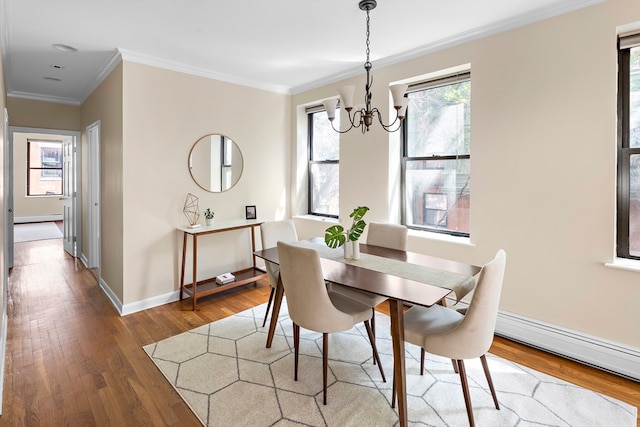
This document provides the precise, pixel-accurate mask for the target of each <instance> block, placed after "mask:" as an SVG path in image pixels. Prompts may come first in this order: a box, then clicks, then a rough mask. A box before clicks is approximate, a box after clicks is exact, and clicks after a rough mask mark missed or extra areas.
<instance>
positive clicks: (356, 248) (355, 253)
mask: <svg viewBox="0 0 640 427" xmlns="http://www.w3.org/2000/svg"><path fill="white" fill-rule="evenodd" d="M351 246H352V249H351V251H352V254H351V258H353V259H360V242H358V241H357V240H356V241H355V242H351Z"/></svg>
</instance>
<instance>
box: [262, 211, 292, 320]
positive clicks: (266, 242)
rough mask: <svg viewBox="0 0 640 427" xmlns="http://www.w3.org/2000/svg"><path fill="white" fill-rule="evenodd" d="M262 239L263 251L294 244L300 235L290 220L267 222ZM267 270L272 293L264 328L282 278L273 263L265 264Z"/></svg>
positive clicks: (263, 228) (263, 227) (263, 225)
mask: <svg viewBox="0 0 640 427" xmlns="http://www.w3.org/2000/svg"><path fill="white" fill-rule="evenodd" d="M260 237H261V239H262V249H269V248H275V247H276V246H277V244H278V241H282V242H287V243H292V242H297V241H298V233H297V232H296V227H295V224H294V223H293V221H292V220H290V219H285V220H281V221H267V222H264V223H262V224H261V225H260ZM265 270H266V271H267V279H268V280H269V284H270V285H271V292H270V293H269V301H268V302H267V309H266V310H265V312H264V321H263V322H262V326H263V327H264V325H266V324H267V317H268V316H269V308H270V307H271V303H272V302H273V295H274V294H275V291H276V287H277V286H278V278H279V277H280V267H279V266H278V265H277V264H274V263H272V262H266V263H265Z"/></svg>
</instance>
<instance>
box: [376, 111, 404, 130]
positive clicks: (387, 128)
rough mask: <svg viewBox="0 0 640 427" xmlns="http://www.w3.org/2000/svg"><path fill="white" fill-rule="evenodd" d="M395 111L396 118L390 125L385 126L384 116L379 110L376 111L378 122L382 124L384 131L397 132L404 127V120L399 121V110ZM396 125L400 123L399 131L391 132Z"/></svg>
mask: <svg viewBox="0 0 640 427" xmlns="http://www.w3.org/2000/svg"><path fill="white" fill-rule="evenodd" d="M395 111H396V118H395V119H394V120H393V121H392V122H391V123H389V124H388V125H385V124H384V122H383V121H382V114H380V110H378V109H377V108H375V109H374V112H375V114H377V115H378V122H380V126H382V128H383V129H384V130H386V131H387V132H396V131H397V130H399V129H400V127H401V126H402V120H399V116H398V110H395ZM396 123H398V127H397V129H394V130H391V128H392V127H393V126H394V125H395V124H396Z"/></svg>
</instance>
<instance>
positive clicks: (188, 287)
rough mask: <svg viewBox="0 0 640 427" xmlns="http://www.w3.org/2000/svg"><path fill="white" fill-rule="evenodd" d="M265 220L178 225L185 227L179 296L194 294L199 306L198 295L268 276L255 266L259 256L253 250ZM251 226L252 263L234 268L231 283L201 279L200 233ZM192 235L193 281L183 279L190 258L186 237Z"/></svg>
mask: <svg viewBox="0 0 640 427" xmlns="http://www.w3.org/2000/svg"><path fill="white" fill-rule="evenodd" d="M262 222H263V221H258V220H236V221H226V222H220V223H218V222H216V223H215V225H211V226H206V227H198V228H191V227H178V230H180V231H182V232H183V234H184V236H183V241H182V274H181V276H180V300H182V299H183V298H184V297H191V298H192V299H193V310H195V309H196V302H197V300H198V298H201V297H204V296H207V295H212V294H216V293H218V292H222V291H226V290H227V289H231V288H235V287H238V286H242V285H246V284H249V283H254V282H257V281H258V280H260V279H264V278H266V277H267V273H265V272H264V271H263V270H261V269H259V268H256V257H255V255H253V253H254V252H255V251H256V236H255V233H256V231H255V229H256V227H258V226H260V224H262ZM246 228H250V229H251V230H250V233H251V254H252V266H251V267H248V268H246V269H243V270H239V271H235V272H232V274H233V275H234V276H235V280H234V281H233V282H230V283H225V284H218V283H217V282H216V280H215V278H210V279H205V280H201V281H199V280H198V278H197V276H198V237H199V236H206V235H211V234H215V233H223V232H227V231H232V230H241V229H246ZM189 236H191V238H192V240H193V245H192V252H193V253H192V255H193V257H192V259H193V265H192V267H193V282H194V283H195V284H196V285H195V286H194V284H193V283H187V284H185V283H184V276H185V268H186V259H187V240H188V237H189Z"/></svg>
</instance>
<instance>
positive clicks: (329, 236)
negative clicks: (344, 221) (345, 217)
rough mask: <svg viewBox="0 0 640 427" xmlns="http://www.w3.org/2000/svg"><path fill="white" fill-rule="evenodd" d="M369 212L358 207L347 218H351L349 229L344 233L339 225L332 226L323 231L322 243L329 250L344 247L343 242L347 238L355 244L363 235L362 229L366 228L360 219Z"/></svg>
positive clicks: (362, 207)
mask: <svg viewBox="0 0 640 427" xmlns="http://www.w3.org/2000/svg"><path fill="white" fill-rule="evenodd" d="M368 211H369V208H368V207H366V206H358V207H357V208H355V209H354V210H353V212H351V215H349V218H353V224H352V225H351V228H350V229H349V230H348V231H346V232H345V230H344V227H343V226H341V225H340V224H338V225H332V226H331V227H329V228H327V229H326V230H325V234H324V242H325V243H326V244H327V246H329V247H330V248H333V249H335V248H338V247H340V246H342V245H344V242H346V241H347V238H348V239H349V240H351V241H352V242H355V241H356V240H358V239H359V238H360V236H362V233H364V228H365V227H366V226H367V223H366V222H364V220H363V219H362V218H363V217H364V215H365V214H366V213H367V212H368Z"/></svg>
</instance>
